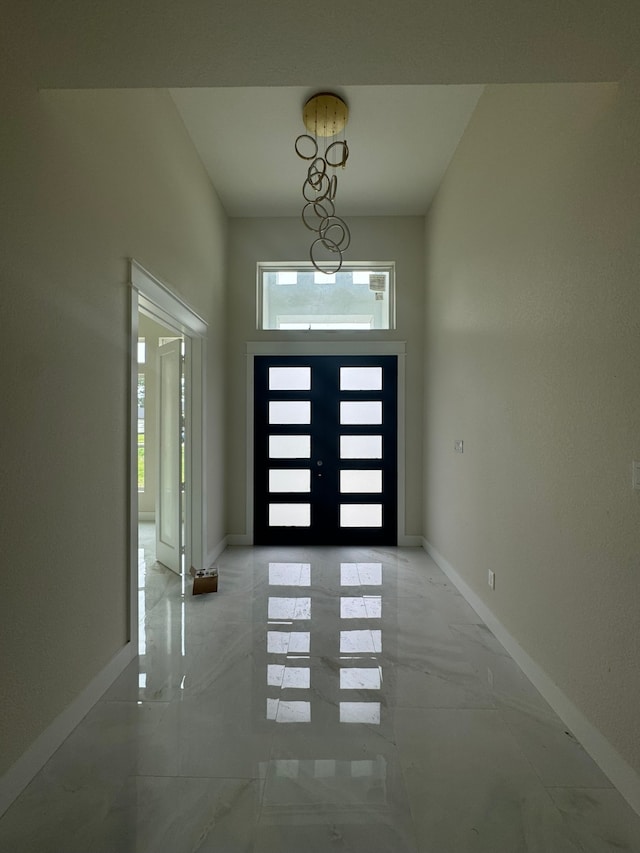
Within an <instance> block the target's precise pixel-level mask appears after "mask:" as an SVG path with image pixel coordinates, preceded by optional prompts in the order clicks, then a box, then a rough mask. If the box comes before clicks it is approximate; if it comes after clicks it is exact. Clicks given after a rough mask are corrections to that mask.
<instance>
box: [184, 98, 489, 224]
mask: <svg viewBox="0 0 640 853" xmlns="http://www.w3.org/2000/svg"><path fill="white" fill-rule="evenodd" d="M316 91H317V89H309V88H302V87H284V88H257V87H255V88H232V89H229V88H215V89H172V90H171V95H172V97H173V99H174V102H175V103H176V106H177V108H178V110H179V112H180V114H181V116H182V119H183V121H184V124H185V126H186V128H187V131H188V132H189V134H190V136H191V138H192V140H193V142H194V144H195V146H196V148H197V150H198V152H199V154H200V157H201V159H202V161H203V163H204V165H205V167H206V169H207V171H208V173H209V175H210V177H211V180H212V181H213V184H214V186H215V188H216V190H217V192H218V195H219V196H220V200H221V201H222V204H223V205H224V207H225V210H226V211H227V213H228V214H229V216H297V215H299V214H300V211H301V209H302V206H303V204H304V201H303V199H302V195H301V189H302V183H303V181H304V178H305V176H306V170H307V166H308V164H307V165H305V162H304V161H303V160H301V159H299V158H298V157H297V156H296V153H295V150H294V142H295V139H296V137H297V136H298V135H299V134H301V133H304V132H305V128H304V125H303V123H302V106H303V104H304V103H305V101H306V100H307V98H309V96H310V95H312V94H314V93H315V92H316ZM333 91H336V92H337V93H338V94H340V95H341V96H342V97H343V98H344V99H345V100H346V102H347V104H348V105H349V122H348V124H347V128H346V138H347V141H348V143H349V151H350V156H349V161H348V163H347V166H346V168H345V169H344V170H342V169H339V170H338V194H337V198H336V211H337V213H338V214H344V215H347V216H382V215H391V216H411V215H422V214H424V213H425V212H426V211H427V209H428V207H429V204H430V203H431V200H432V198H433V196H434V194H435V192H436V190H437V188H438V186H439V184H440V181H441V180H442V177H443V175H444V172H445V170H446V168H447V165H448V164H449V161H450V160H451V157H452V155H453V152H454V151H455V149H456V146H457V144H458V142H459V140H460V138H461V136H462V134H463V133H464V130H465V128H466V126H467V124H468V122H469V119H470V117H471V114H472V113H473V110H474V108H475V106H476V103H477V101H478V98H479V97H480V95H481V94H482V91H483V87H482V86H479V85H476V86H350V87H345V88H339V89H334V90H333Z"/></svg>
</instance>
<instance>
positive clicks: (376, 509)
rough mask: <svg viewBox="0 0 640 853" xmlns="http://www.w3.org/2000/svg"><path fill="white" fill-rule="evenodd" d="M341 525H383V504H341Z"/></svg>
mask: <svg viewBox="0 0 640 853" xmlns="http://www.w3.org/2000/svg"><path fill="white" fill-rule="evenodd" d="M340 527H382V504H340Z"/></svg>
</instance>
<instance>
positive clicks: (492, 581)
mask: <svg viewBox="0 0 640 853" xmlns="http://www.w3.org/2000/svg"><path fill="white" fill-rule="evenodd" d="M487 583H488V584H489V586H490V587H491V589H495V588H496V573H495V572H492V571H491V569H489V576H488V578H487Z"/></svg>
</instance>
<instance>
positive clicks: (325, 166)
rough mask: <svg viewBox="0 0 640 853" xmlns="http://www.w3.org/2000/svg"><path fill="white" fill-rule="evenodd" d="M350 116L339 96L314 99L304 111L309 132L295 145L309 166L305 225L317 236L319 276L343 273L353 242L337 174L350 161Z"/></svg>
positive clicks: (314, 252)
mask: <svg viewBox="0 0 640 853" xmlns="http://www.w3.org/2000/svg"><path fill="white" fill-rule="evenodd" d="M348 116H349V110H348V108H347V105H346V103H345V102H344V101H343V100H342V98H340V97H338V95H333V94H331V93H329V92H321V93H319V94H317V95H313V97H311V98H309V100H308V101H307V102H306V104H305V105H304V108H303V110H302V120H303V122H304V126H305V128H306V130H307V132H306V133H303V134H301V135H300V136H298V138H297V139H296V143H295V149H296V154H297V155H298V157H300V159H302V160H306V161H307V162H309V167H308V169H307V174H306V177H305V180H304V183H303V185H302V196H303V198H304V201H305V204H304V207H303V208H302V222H303V223H304V226H305V227H306V228H308V229H309V231H312V232H313V233H314V234H315V235H316V236H315V238H314V240H313V241H312V243H311V247H310V249H309V257H310V259H311V263H312V264H313V266H314V267H315V268H316V269H317V270H318V272H321V273H325V274H327V275H331V274H333V273H336V272H338V271H339V270H340V268H341V267H342V259H343V252H345V251H346V249H347V248H348V247H349V243H350V242H351V234H350V232H349V228H348V226H347V223H346V222H345V221H344V219H342V218H341V217H340V216H338V215H337V213H336V194H337V191H338V175H337V174H336V172H337V170H338V169H343V168H344V167H345V166H346V163H347V160H348V159H349V146H348V145H347V140H346V138H345V136H344V129H345V126H346V124H347V118H348ZM341 135H342V138H341Z"/></svg>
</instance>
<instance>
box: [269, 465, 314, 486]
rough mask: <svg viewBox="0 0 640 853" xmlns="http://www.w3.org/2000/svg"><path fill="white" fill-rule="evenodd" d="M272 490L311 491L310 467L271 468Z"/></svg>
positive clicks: (270, 482)
mask: <svg viewBox="0 0 640 853" xmlns="http://www.w3.org/2000/svg"><path fill="white" fill-rule="evenodd" d="M269 491H270V492H310V491H311V471H309V469H308V468H281V469H274V468H271V469H270V470H269Z"/></svg>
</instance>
